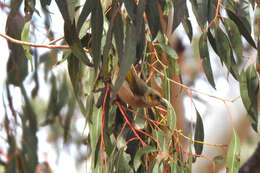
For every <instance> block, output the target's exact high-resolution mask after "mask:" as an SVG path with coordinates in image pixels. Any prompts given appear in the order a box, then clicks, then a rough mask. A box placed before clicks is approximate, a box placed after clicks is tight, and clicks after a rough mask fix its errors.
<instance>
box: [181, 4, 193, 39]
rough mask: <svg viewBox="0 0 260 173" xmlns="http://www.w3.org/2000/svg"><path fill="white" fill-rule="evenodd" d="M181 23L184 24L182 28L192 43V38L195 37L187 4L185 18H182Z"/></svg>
mask: <svg viewBox="0 0 260 173" xmlns="http://www.w3.org/2000/svg"><path fill="white" fill-rule="evenodd" d="M181 22H182V26H183V28H184V30H185V32H186V34H187V35H188V37H189V39H190V42H191V41H192V37H193V30H192V26H191V22H190V20H189V11H188V8H187V4H186V3H185V8H184V17H183V18H182V21H181Z"/></svg>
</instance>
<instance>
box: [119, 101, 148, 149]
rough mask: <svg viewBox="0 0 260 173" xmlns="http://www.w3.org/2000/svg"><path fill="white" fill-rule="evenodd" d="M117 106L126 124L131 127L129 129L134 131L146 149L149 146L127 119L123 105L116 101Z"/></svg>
mask: <svg viewBox="0 0 260 173" xmlns="http://www.w3.org/2000/svg"><path fill="white" fill-rule="evenodd" d="M116 104H117V106H118V108H119V110H120V112H121V113H122V115H123V117H124V119H125V121H126V123H127V124H128V125H129V127H130V128H131V129H132V131H133V133H134V134H135V136H136V137H137V138H138V139H139V141H140V142H141V143H142V145H143V146H144V147H145V146H146V145H147V144H146V143H145V142H144V141H143V140H142V139H141V138H140V136H139V135H138V134H137V132H136V130H135V128H134V127H133V126H132V124H131V123H130V122H129V120H128V119H127V117H126V115H125V112H124V110H123V108H122V106H121V104H120V103H119V102H118V101H116Z"/></svg>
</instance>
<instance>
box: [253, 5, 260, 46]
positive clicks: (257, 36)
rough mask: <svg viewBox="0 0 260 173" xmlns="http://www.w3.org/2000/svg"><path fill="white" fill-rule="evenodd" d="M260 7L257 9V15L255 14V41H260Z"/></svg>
mask: <svg viewBox="0 0 260 173" xmlns="http://www.w3.org/2000/svg"><path fill="white" fill-rule="evenodd" d="M259 16H260V6H259V7H257V8H256V9H255V13H254V39H255V40H258V41H259V39H260V30H259V29H258V28H260V19H259Z"/></svg>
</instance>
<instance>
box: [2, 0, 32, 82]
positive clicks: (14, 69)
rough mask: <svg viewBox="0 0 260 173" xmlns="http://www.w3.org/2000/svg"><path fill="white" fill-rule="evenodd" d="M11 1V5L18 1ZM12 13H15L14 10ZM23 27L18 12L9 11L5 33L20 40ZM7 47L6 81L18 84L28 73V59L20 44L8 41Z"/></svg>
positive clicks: (22, 20) (21, 18)
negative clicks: (8, 51) (8, 52)
mask: <svg viewBox="0 0 260 173" xmlns="http://www.w3.org/2000/svg"><path fill="white" fill-rule="evenodd" d="M13 3H14V2H13V1H11V4H12V5H13V6H16V5H19V3H18V4H13ZM12 8H15V7H12ZM17 8H19V7H17ZM11 11H12V10H11ZM14 14H16V13H15V12H14ZM23 28H24V18H23V17H22V16H21V15H20V14H19V13H18V14H17V15H16V16H12V15H11V13H10V14H9V16H8V18H7V21H6V34H7V35H8V36H10V37H12V38H15V39H17V40H20V39H21V32H22V30H23ZM8 47H9V49H10V54H9V58H8V61H7V73H8V75H7V81H8V83H9V84H13V85H15V86H20V85H21V84H22V82H23V81H24V79H25V78H26V76H27V74H28V60H27V59H26V56H25V51H24V48H23V47H22V46H21V45H18V44H15V43H11V42H10V41H8Z"/></svg>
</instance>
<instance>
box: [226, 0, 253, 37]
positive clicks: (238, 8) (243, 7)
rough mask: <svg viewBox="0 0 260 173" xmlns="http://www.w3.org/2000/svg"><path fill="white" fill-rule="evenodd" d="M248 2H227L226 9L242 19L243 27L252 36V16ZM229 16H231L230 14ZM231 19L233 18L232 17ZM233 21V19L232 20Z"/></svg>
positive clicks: (238, 0) (243, 0)
mask: <svg viewBox="0 0 260 173" xmlns="http://www.w3.org/2000/svg"><path fill="white" fill-rule="evenodd" d="M248 5H249V3H248V1H245V0H237V1H234V0H227V1H226V9H227V10H229V11H231V12H233V13H234V14H235V16H236V17H237V18H239V19H240V21H241V22H242V24H243V26H244V27H245V28H246V30H247V31H248V33H249V34H251V25H250V16H249V9H248ZM228 15H229V14H228ZM230 17H231V16H230ZM232 20H233V19H232Z"/></svg>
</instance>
